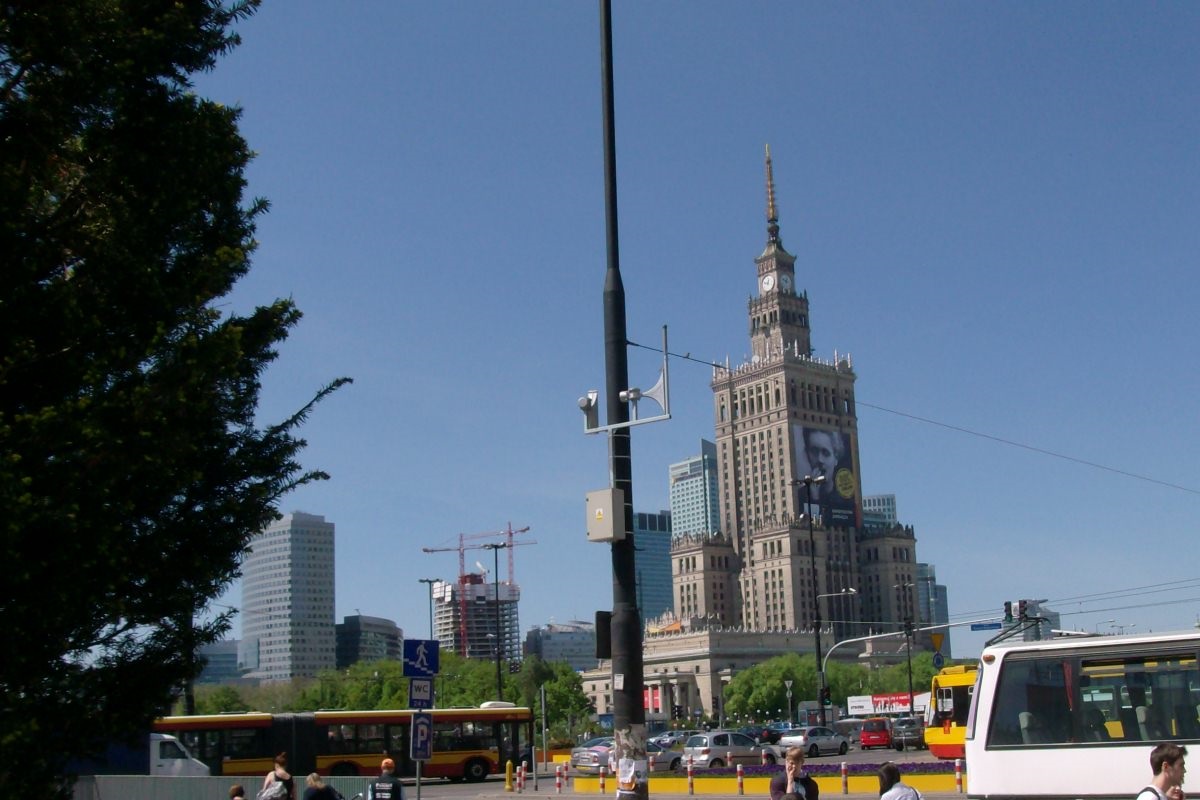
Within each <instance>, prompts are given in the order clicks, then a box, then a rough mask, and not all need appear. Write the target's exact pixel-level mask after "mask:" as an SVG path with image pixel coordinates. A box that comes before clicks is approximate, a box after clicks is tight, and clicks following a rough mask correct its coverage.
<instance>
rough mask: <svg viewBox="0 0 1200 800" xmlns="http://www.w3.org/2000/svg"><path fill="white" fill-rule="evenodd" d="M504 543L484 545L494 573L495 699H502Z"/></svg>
mask: <svg viewBox="0 0 1200 800" xmlns="http://www.w3.org/2000/svg"><path fill="white" fill-rule="evenodd" d="M507 546H508V545H505V544H489V545H485V547H487V548H488V549H490V550H491V551H492V569H493V570H494V572H495V574H494V575H493V576H492V584H493V586H494V587H495V589H496V699H497V700H503V699H504V679H503V678H502V677H501V676H500V643H501V641H503V640H502V639H501V638H500V550H501V549H502V548H505V547H507Z"/></svg>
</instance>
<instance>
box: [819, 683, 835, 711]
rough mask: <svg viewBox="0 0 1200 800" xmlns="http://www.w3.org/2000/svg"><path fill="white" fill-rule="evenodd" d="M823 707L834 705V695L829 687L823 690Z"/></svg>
mask: <svg viewBox="0 0 1200 800" xmlns="http://www.w3.org/2000/svg"><path fill="white" fill-rule="evenodd" d="M821 705H823V706H830V705H833V693H832V692H831V691H829V687H828V686H826V687H824V688H823V689H821Z"/></svg>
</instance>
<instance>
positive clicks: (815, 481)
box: [792, 475, 825, 726]
mask: <svg viewBox="0 0 1200 800" xmlns="http://www.w3.org/2000/svg"><path fill="white" fill-rule="evenodd" d="M824 482H825V476H824V475H818V476H816V477H815V478H814V477H813V476H812V475H805V476H804V477H803V478H801V479H799V480H795V481H792V485H794V486H801V485H802V486H803V487H804V502H805V504H806V505H807V508H808V512H807V514H806V515H805V516H807V517H808V559H809V566H810V567H811V568H812V585H813V620H814V623H815V624H814V625H813V646H814V649H815V651H816V655H817V708H818V713H819V717H820V720H821V725H822V726H824V725H825V672H824V670H822V669H821V601H820V600H818V599H817V593H818V592H819V586H818V581H817V546H816V540H815V539H814V538H813V517H812V487H814V486H819V485H820V484H822V483H824Z"/></svg>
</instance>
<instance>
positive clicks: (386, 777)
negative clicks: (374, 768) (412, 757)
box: [367, 758, 404, 800]
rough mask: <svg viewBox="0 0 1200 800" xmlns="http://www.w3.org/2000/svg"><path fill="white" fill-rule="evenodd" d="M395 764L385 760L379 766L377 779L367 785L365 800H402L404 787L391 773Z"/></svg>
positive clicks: (388, 759)
mask: <svg viewBox="0 0 1200 800" xmlns="http://www.w3.org/2000/svg"><path fill="white" fill-rule="evenodd" d="M395 771H396V762H395V761H392V760H391V759H390V758H385V759H384V760H383V762H382V763H381V764H380V765H379V777H378V778H376V779H375V780H373V781H371V783H369V784H367V800H404V787H403V786H401V785H400V779H399V778H397V777H396V776H395V775H393V774H392V773H393V772H395Z"/></svg>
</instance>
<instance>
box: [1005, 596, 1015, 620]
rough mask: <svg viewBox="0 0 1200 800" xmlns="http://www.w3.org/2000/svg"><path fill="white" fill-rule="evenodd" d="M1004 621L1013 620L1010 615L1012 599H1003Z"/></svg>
mask: <svg viewBox="0 0 1200 800" xmlns="http://www.w3.org/2000/svg"><path fill="white" fill-rule="evenodd" d="M1004 621H1005V622H1012V621H1013V615H1012V600H1005V601H1004Z"/></svg>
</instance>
